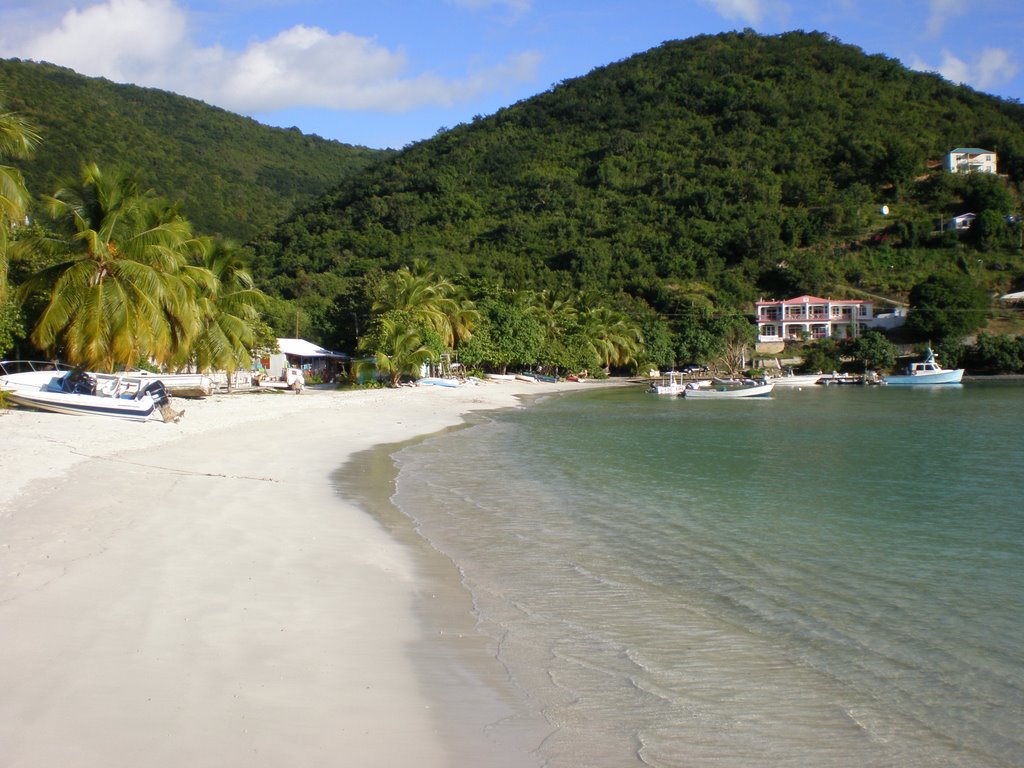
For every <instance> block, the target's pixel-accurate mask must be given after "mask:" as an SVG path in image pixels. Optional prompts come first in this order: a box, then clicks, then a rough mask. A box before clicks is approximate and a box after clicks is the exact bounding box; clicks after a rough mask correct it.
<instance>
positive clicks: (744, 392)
mask: <svg viewBox="0 0 1024 768" xmlns="http://www.w3.org/2000/svg"><path fill="white" fill-rule="evenodd" d="M773 389H775V385H774V384H758V385H756V386H753V387H736V388H733V389H728V388H724V387H713V386H712V387H701V388H700V389H687V390H686V391H685V392H683V397H685V398H686V399H687V400H741V399H745V398H757V397H770V396H771V394H772V390H773Z"/></svg>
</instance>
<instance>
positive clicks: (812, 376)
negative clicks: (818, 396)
mask: <svg viewBox="0 0 1024 768" xmlns="http://www.w3.org/2000/svg"><path fill="white" fill-rule="evenodd" d="M823 375H824V374H823V373H822V372H821V371H818V372H817V373H787V374H784V375H782V376H777V377H775V378H773V379H772V383H773V384H775V386H776V387H810V386H813V385H815V384H817V383H818V380H819V379H820V378H821V377H822V376H823Z"/></svg>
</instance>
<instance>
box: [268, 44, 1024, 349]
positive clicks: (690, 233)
mask: <svg viewBox="0 0 1024 768" xmlns="http://www.w3.org/2000/svg"><path fill="white" fill-rule="evenodd" d="M960 146H970V147H976V146H980V147H986V148H990V149H993V150H996V151H997V152H998V153H999V168H1000V172H1001V173H1003V174H1006V175H1007V176H1008V179H1009V183H1007V181H1006V180H1005V179H998V178H996V177H989V178H987V179H983V180H980V182H979V181H972V182H970V183H967V182H966V181H964V180H961V179H951V178H950V176H951V175H950V174H945V173H942V171H941V170H940V169H941V163H942V161H943V160H944V158H945V155H946V153H947V152H948V151H949V150H950V149H952V148H954V147H960ZM1022 178H1024V107H1022V106H1021V105H1020V104H1017V103H1011V102H1006V101H1003V100H1000V99H997V98H995V97H992V96H988V95H985V94H981V93H978V92H975V91H973V90H971V89H969V88H966V87H960V86H954V85H951V84H950V83H948V82H947V81H945V80H943V79H942V78H940V77H939V76H937V75H932V74H924V73H918V72H912V71H909V70H907V69H906V68H904V67H903V66H902V65H900V64H899V63H898V62H896V61H894V60H892V59H889V58H886V57H883V56H870V55H866V54H865V53H864V52H863V51H861V50H860V49H859V48H856V47H853V46H849V45H844V44H842V43H840V42H838V41H836V40H834V39H833V38H830V37H828V36H826V35H822V34H817V33H810V34H809V33H801V32H794V33H788V34H783V35H780V36H774V37H764V36H760V35H757V34H755V33H752V32H743V33H730V34H723V35H716V36H704V37H697V38H693V39H689V40H686V41H675V42H668V43H665V44H663V45H662V46H659V47H657V48H655V49H652V50H650V51H648V52H645V53H642V54H639V55H636V56H634V57H631V58H629V59H627V60H624V61H621V62H618V63H614V64H611V65H609V66H606V67H603V68H600V69H597V70H595V71H593V72H591V73H589V74H587V75H586V76H583V77H580V78H578V79H573V80H569V81H566V82H564V83H562V84H560V85H558V86H556V87H554V88H553V89H552V90H550V91H548V92H545V93H542V94H540V95H538V96H536V97H534V98H531V99H528V100H525V101H523V102H520V103H517V104H515V105H513V106H510V107H508V108H506V109H503V110H501V111H500V112H498V113H496V114H495V115H493V116H490V117H486V118H478V119H476V120H474V122H473V123H472V124H464V125H460V126H458V127H456V128H454V129H452V130H450V131H447V132H445V133H442V134H439V135H438V136H436V137H434V138H432V139H430V140H428V141H424V142H421V143H419V144H416V145H413V146H411V147H409V148H407V149H406V150H405V151H403V152H401V153H400V154H398V155H396V156H395V157H393V158H390V159H389V160H387V161H385V162H383V163H380V164H376V165H374V166H373V167H371V168H369V169H367V171H366V172H365V173H363V174H361V175H359V176H358V177H356V178H355V179H353V181H352V183H350V184H343V185H340V186H339V187H337V188H336V189H334V190H333V191H331V192H330V193H328V194H327V195H325V196H324V197H322V198H320V199H319V200H318V201H316V202H315V203H314V204H312V205H310V206H308V207H307V208H305V209H304V210H302V211H301V212H299V213H297V214H295V215H294V216H292V217H291V218H290V219H289V220H288V221H286V222H285V223H284V224H282V226H281V227H280V228H279V229H278V230H277V231H276V232H275V233H274V234H273V235H272V236H271V237H268V238H266V239H264V240H262V241H260V242H258V244H257V245H258V247H257V266H258V273H259V274H260V275H261V276H262V278H263V279H264V281H265V282H266V284H267V285H269V286H270V287H271V288H272V289H273V290H275V291H277V292H278V293H280V294H281V295H284V296H287V297H292V298H297V299H298V300H299V301H300V302H301V303H303V304H304V305H305V306H306V309H307V311H308V312H309V313H310V314H311V316H312V317H313V321H314V327H315V328H316V330H315V331H314V333H315V334H316V335H318V336H319V337H320V338H325V339H331V338H334V337H335V335H336V334H340V335H341V336H344V334H345V332H344V331H343V330H339V329H337V328H332V327H331V323H334V322H335V321H334V320H332V319H331V316H332V315H333V316H334V317H336V318H339V319H338V320H337V323H340V322H342V321H341V319H340V318H342V317H343V316H345V315H351V312H352V310H353V309H354V308H355V306H354V305H355V303H356V302H357V299H356V298H355V297H357V296H358V294H359V290H358V287H357V281H358V279H359V277H360V276H361V275H363V274H364V273H365V272H366V271H367V270H369V269H371V268H372V267H375V266H379V267H382V268H386V269H391V268H394V267H396V266H399V265H404V264H409V263H411V261H412V260H413V259H416V258H425V259H427V260H428V261H429V262H431V263H432V265H433V267H434V269H436V270H437V271H439V272H441V273H442V274H448V275H458V274H460V273H461V274H464V275H467V276H470V277H474V278H481V279H484V280H494V281H498V280H501V281H504V283H505V284H506V285H509V286H514V287H533V288H549V289H571V290H583V291H592V292H596V293H603V294H608V293H611V292H616V291H626V292H629V293H631V294H633V295H634V296H637V297H642V298H643V299H645V300H646V301H647V302H648V303H650V304H651V305H652V306H654V307H655V308H656V309H658V310H659V311H661V312H662V313H663V314H665V315H667V316H673V315H678V313H679V312H681V311H683V309H682V308H684V307H686V306H693V305H694V304H702V305H704V306H709V305H710V306H713V307H744V308H748V307H749V302H751V301H753V300H755V299H756V298H758V295H759V294H765V295H775V296H778V295H780V294H787V293H789V294H792V295H796V293H797V292H805V291H806V292H819V291H820V292H835V293H837V294H842V293H848V292H849V291H850V290H851V289H858V290H863V291H879V292H882V293H885V294H886V295H897V294H900V293H901V292H902V293H905V291H906V290H907V289H908V288H909V286H910V285H911V284H912V282H913V280H914V279H915V278H916V277H919V276H920V275H922V274H929V273H931V272H933V271H935V270H936V269H945V268H947V267H948V266H949V267H951V265H953V264H955V262H956V260H957V256H956V253H957V249H960V248H962V247H963V244H962V243H959V242H957V241H956V238H955V236H954V237H953V239H950V237H949V236H948V234H947V235H943V234H942V233H941V230H940V228H939V223H940V222H941V221H942V220H943V219H945V220H946V221H948V218H949V216H950V215H953V214H955V213H960V212H962V211H961V208H962V207H963V206H973V207H975V208H978V207H981V206H985V205H993V206H996V207H1000V208H1006V209H1012V208H1014V207H1015V206H1016V205H1017V203H1016V199H1015V197H1014V195H1015V189H1016V186H1015V185H1016V184H1019V183H1020V181H1021V179H1022ZM979 184H980V186H979ZM996 187H998V189H997V188H996ZM986 195H989V197H985V196H986ZM992 195H994V196H995V197H992ZM997 198H998V199H997ZM986 201H988V202H986ZM993 201H994V202H993ZM883 204H888V205H889V207H890V210H891V213H890V215H889V216H888V217H883V216H882V215H881V214H880V208H881V206H882V205H883ZM1009 212H1010V210H1006V211H1005V213H1009ZM1014 252H1015V251H1014ZM960 263H961V264H962V263H965V262H964V259H963V258H962V257H961V258H960ZM972 263H973V262H972ZM1012 263H1013V253H1012V252H1011V253H1010V254H1009V255H1007V256H1006V257H1005V258H1003V260H1002V262H1001V265H1000V270H996V271H993V272H992V273H991V276H992V279H994V280H1004V281H1005V280H1009V279H1011V278H1010V276H1011V274H1012V269H1008V268H1007V264H1012ZM936 265H938V266H936ZM997 272H998V274H997ZM317 326H318V327H317Z"/></svg>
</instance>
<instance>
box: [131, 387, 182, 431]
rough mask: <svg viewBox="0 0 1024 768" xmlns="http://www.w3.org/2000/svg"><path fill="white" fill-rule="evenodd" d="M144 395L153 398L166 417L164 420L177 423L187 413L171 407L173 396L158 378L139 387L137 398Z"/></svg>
mask: <svg viewBox="0 0 1024 768" xmlns="http://www.w3.org/2000/svg"><path fill="white" fill-rule="evenodd" d="M143 395H149V396H150V397H152V398H153V403H154V404H155V405H156V407H157V408H159V409H160V415H161V416H163V417H164V421H173V422H174V423H175V424H177V423H178V420H179V419H180V418H181V417H182V416H184V415H185V412H184V411H176V410H174V409H173V408H171V396H170V395H168V394H167V388H166V387H165V386H164V383H163V382H162V381H159V380H158V381H151V382H149V383H147V384H146V386H144V387H141V388H140V389H139V393H138V394H137V395H136V396H135V399H136V400H138V399H140V398H141V397H142V396H143Z"/></svg>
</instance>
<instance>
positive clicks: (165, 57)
mask: <svg viewBox="0 0 1024 768" xmlns="http://www.w3.org/2000/svg"><path fill="white" fill-rule="evenodd" d="M740 29H754V30H756V31H757V32H760V33H762V34H777V33H780V32H786V31H790V30H796V29H800V30H805V31H819V32H825V33H827V34H829V35H832V36H833V37H835V38H837V39H839V40H840V41H842V42H844V43H849V44H852V45H856V46H858V47H860V48H861V49H863V50H864V52H865V53H868V54H876V53H880V54H884V55H886V56H889V57H891V58H894V59H897V60H899V61H900V62H902V63H903V64H904V65H906V66H908V67H911V68H913V69H917V70H922V71H928V72H938V73H939V74H941V75H942V76H944V77H945V78H947V79H948V80H950V81H952V82H955V83H966V84H967V85H970V86H971V87H973V88H975V89H976V90H979V91H984V92H986V93H991V94H994V95H997V96H1002V97H1004V98H1010V99H1016V100H1022V101H1024V49H1022V48H1021V47H1020V45H1019V43H1020V41H1021V40H1022V39H1024V3H1022V2H1021V0H919V1H916V0H416V1H413V0H369V1H368V0H358V1H356V0H0V58H20V59H26V60H32V61H48V62H52V63H54V64H59V65H61V66H64V67H69V68H71V69H73V70H75V71H76V72H79V73H81V74H83V75H89V76H97V77H105V78H107V79H109V80H112V81H114V82H117V83H133V84H135V85H140V86H147V87H154V88H160V89H163V90H167V91H172V92H174V93H177V94H181V95H183V96H189V97H191V98H195V99H200V100H202V101H204V102H206V103H207V104H212V105H215V106H218V107H222V108H223V109H227V110H230V111H232V112H236V113H238V114H242V115H247V116H249V117H252V118H254V119H255V120H258V121H259V122H261V123H264V124H266V125H272V126H279V127H282V128H290V127H297V128H299V129H300V130H301V131H302V132H303V133H306V134H316V135H318V136H322V137H324V138H327V139H334V140H337V141H342V142H345V143H347V144H356V145H361V146H367V147H375V148H385V147H391V148H395V149H399V148H402V147H404V146H407V145H408V144H411V143H414V142H417V141H420V140H422V139H427V138H430V137H431V136H434V135H435V134H437V133H438V132H439V131H442V130H445V129H447V128H451V127H454V126H456V125H458V124H460V123H464V122H471V121H472V120H473V119H474V117H476V116H487V115H490V114H493V113H494V112H496V111H498V110H499V109H501V108H502V107H505V106H508V105H510V104H513V103H515V102H517V101H520V100H522V99H526V98H529V97H531V96H534V95H536V94H538V93H541V92H543V91H546V90H548V89H550V88H551V87H552V86H554V85H557V84H558V83H560V82H562V81H564V80H567V79H570V78H574V77H579V76H582V75H585V74H587V73H588V72H590V71H591V70H593V69H594V68H596V67H600V66H604V65H606V64H610V63H612V62H615V61H619V60H621V59H625V58H627V57H629V56H632V55H633V54H636V53H641V52H643V51H646V50H649V49H650V48H653V47H655V46H658V45H660V44H661V43H663V42H665V41H666V40H681V39H685V38H688V37H693V36H694V35H700V34H715V33H718V32H726V31H730V30H740ZM0 98H2V96H0Z"/></svg>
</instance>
